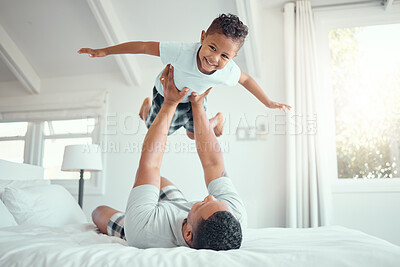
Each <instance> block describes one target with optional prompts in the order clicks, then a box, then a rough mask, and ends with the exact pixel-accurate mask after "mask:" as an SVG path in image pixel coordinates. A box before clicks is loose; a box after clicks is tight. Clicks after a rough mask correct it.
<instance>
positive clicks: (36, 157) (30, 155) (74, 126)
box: [0, 118, 101, 193]
mask: <svg viewBox="0 0 400 267" xmlns="http://www.w3.org/2000/svg"><path fill="white" fill-rule="evenodd" d="M98 121H99V119H98V118H87V119H74V120H55V121H41V122H29V123H28V122H12V123H8V122H5V123H0V158H2V159H6V160H10V161H14V162H20V163H22V162H25V163H30V164H35V165H41V166H43V168H44V179H50V180H58V181H59V182H58V183H61V184H62V185H63V186H65V187H66V188H67V189H70V190H71V192H72V193H75V191H76V190H75V187H76V186H77V185H71V184H69V183H68V182H67V181H65V180H74V179H79V173H75V172H63V171H61V165H62V160H63V155H64V148H65V146H66V145H72V144H92V143H100V140H99V138H100V133H99V129H100V125H99V123H98ZM99 175H100V174H99V173H93V174H92V173H91V172H85V173H84V178H85V179H88V178H92V179H91V180H90V181H91V183H92V184H94V185H97V184H99V181H98V177H99ZM62 180H64V181H62ZM89 186H90V184H89ZM88 189H89V190H87V191H89V192H90V191H91V192H94V191H95V190H90V188H88ZM100 190H101V189H100Z"/></svg>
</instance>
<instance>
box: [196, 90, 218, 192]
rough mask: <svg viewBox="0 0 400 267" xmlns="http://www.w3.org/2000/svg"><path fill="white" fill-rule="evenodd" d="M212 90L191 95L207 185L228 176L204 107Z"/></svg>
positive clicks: (197, 142)
mask: <svg viewBox="0 0 400 267" xmlns="http://www.w3.org/2000/svg"><path fill="white" fill-rule="evenodd" d="M210 90H211V88H210V89H208V90H207V91H206V92H205V93H203V94H202V95H198V94H197V93H192V95H191V96H189V100H190V102H191V103H192V111H193V123H194V138H195V140H196V147H197V153H198V154H199V157H200V161H201V165H202V166H203V170H204V179H205V182H206V186H207V187H208V184H209V183H210V182H211V181H212V180H214V179H217V178H219V177H221V176H226V173H225V166H224V159H223V157H222V153H221V147H220V145H219V142H218V141H217V138H216V137H215V134H214V130H213V129H212V127H210V124H209V121H208V118H207V115H206V111H205V110H204V107H203V100H204V98H205V97H206V96H207V95H208V93H209V92H210Z"/></svg>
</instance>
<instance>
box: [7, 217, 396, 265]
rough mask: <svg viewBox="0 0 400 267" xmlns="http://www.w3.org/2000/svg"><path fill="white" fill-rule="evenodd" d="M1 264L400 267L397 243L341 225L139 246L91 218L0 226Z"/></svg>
mask: <svg viewBox="0 0 400 267" xmlns="http://www.w3.org/2000/svg"><path fill="white" fill-rule="evenodd" d="M0 266H29V267H31V266H96V267H97V266H157V267H158V266H172V267H177V266H229V267H233V266H251V267H253V266H271V267H280V266H295V267H303V266H304V267H312V266H318V267H324V266H327V267H328V266H332V267H340V266H352V267H355V266H357V267H358V266H359V267H378V266H379V267H380V266H384V267H392V266H393V267H399V266H400V247H398V246H395V245H393V244H391V243H389V242H386V241H384V240H381V239H378V238H375V237H372V236H370V235H367V234H364V233H362V232H359V231H355V230H350V229H347V228H344V227H338V226H334V227H321V228H315V229H286V228H266V229H248V230H247V231H246V233H245V235H244V240H243V244H242V248H241V249H239V250H231V251H223V252H216V251H209V250H193V249H189V248H185V247H178V248H170V249H160V248H158V249H145V250H143V249H137V248H134V247H129V246H127V244H126V242H125V241H123V240H121V239H119V238H115V237H109V236H106V235H102V234H97V233H96V232H95V231H94V226H93V225H92V224H81V225H69V226H66V227H64V228H56V227H37V226H36V227H34V226H13V227H7V228H1V229H0Z"/></svg>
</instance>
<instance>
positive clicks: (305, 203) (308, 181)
mask: <svg viewBox="0 0 400 267" xmlns="http://www.w3.org/2000/svg"><path fill="white" fill-rule="evenodd" d="M284 51H285V82H286V84H285V86H286V95H287V102H288V104H292V105H293V110H292V112H290V113H288V114H287V121H288V132H287V172H286V173H287V205H286V209H287V210H286V211H287V212H286V224H287V227H298V228H302V227H318V226H323V225H328V224H329V214H330V197H331V195H330V190H329V181H327V179H324V175H323V170H322V168H321V162H320V159H321V157H320V155H321V146H320V145H319V142H318V123H317V121H318V119H321V118H318V116H317V115H318V113H317V105H316V104H317V103H316V95H317V93H318V81H317V77H318V68H317V51H316V42H315V30H314V22H313V13H312V9H311V4H310V1H307V0H301V1H296V2H294V3H287V4H285V6H284Z"/></svg>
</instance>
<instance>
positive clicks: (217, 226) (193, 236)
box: [183, 195, 242, 250]
mask: <svg viewBox="0 0 400 267" xmlns="http://www.w3.org/2000/svg"><path fill="white" fill-rule="evenodd" d="M183 235H184V238H185V241H186V242H187V243H188V244H189V246H190V247H192V248H195V249H213V250H229V249H238V248H240V245H241V243H242V229H241V227H240V223H239V221H238V220H237V219H236V218H235V217H234V216H233V215H232V213H231V212H229V210H228V206H227V205H226V203H225V202H223V201H218V200H216V199H215V198H214V197H213V196H211V195H209V196H207V197H206V198H205V199H204V200H203V201H201V202H197V203H195V204H194V205H193V207H192V209H191V210H190V212H189V215H188V218H187V220H186V222H185V224H184V226H183Z"/></svg>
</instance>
